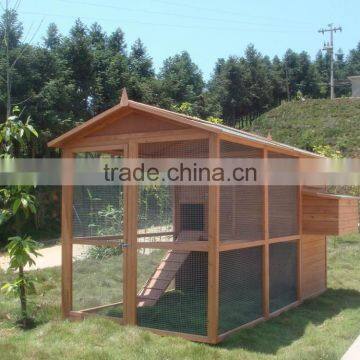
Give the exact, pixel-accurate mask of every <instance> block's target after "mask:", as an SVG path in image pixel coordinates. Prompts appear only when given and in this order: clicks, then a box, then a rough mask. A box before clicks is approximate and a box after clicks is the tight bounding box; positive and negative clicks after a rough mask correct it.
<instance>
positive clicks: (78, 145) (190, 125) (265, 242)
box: [49, 93, 326, 344]
mask: <svg viewBox="0 0 360 360" xmlns="http://www.w3.org/2000/svg"><path fill="white" fill-rule="evenodd" d="M134 113H136V114H137V115H139V114H140V115H141V114H147V115H149V116H150V115H151V116H152V117H158V119H159V122H160V120H164V122H167V124H168V123H171V122H174V123H176V126H168V125H166V126H165V125H163V126H162V130H159V131H153V130H154V126H153V127H152V128H151V127H149V128H147V129H144V131H142V129H140V128H139V126H138V127H137V128H136V129H137V131H134V132H132V133H121V132H118V133H114V134H112V133H111V132H109V131H103V132H100V131H102V130H104V129H105V130H106V127H109V126H112V125H114V126H116V123H115V122H116V121H117V120H118V119H120V118H123V117H124V116H127V115H130V114H134ZM140 120H141V121H140V123H141V124H142V123H143V119H140ZM155 124H157V122H156V121H155ZM126 128H128V127H126ZM139 129H140V130H141V132H139ZM151 129H152V130H151ZM168 129H173V130H168ZM146 130H149V131H147V132H146ZM150 130H151V131H150ZM97 132H99V133H98V135H97V134H96V133H97ZM109 133H111V135H106V134H109ZM200 139H208V144H209V154H208V157H209V159H218V158H220V157H221V154H220V142H221V141H228V142H232V143H237V144H242V145H246V146H250V147H253V148H257V149H261V151H262V153H263V159H264V174H265V182H264V184H263V186H262V189H263V193H262V196H263V209H262V213H263V224H262V227H263V236H262V238H261V239H258V240H252V241H250V240H249V241H244V240H240V239H238V240H236V239H232V241H228V242H221V241H220V216H221V214H220V185H219V184H212V185H210V186H209V188H208V197H207V221H208V224H207V230H208V239H207V241H187V242H174V241H156V242H152V241H145V240H142V239H146V238H149V237H155V236H169V235H177V233H178V230H179V229H178V228H177V227H178V226H179V224H177V221H174V223H175V229H174V231H165V232H154V233H138V229H137V227H138V224H137V215H138V186H137V185H126V186H125V187H124V233H123V234H119V235H114V236H100V237H99V236H95V237H73V234H72V211H73V210H72V201H73V188H72V185H66V186H63V192H62V212H61V217H62V225H61V231H62V312H63V316H64V317H69V318H71V319H74V320H79V319H82V318H85V317H89V316H94V313H95V312H96V311H97V310H99V309H101V308H106V307H109V306H114V305H117V304H120V303H122V304H123V309H124V313H123V319H118V318H111V317H108V318H109V319H111V320H114V321H116V322H118V323H123V324H131V325H135V324H136V323H137V306H138V295H137V251H138V249H168V250H170V249H172V250H179V251H202V252H207V253H208V288H207V299H208V303H207V335H206V336H200V335H194V334H184V333H178V332H173V331H165V330H158V329H153V328H151V329H148V328H146V329H148V330H150V331H152V332H154V333H156V334H159V335H172V336H181V337H183V338H185V339H189V340H192V341H199V342H206V343H211V344H215V343H218V342H220V341H222V340H224V339H225V338H226V337H228V336H230V335H231V334H233V333H234V332H236V331H239V330H241V329H243V328H247V327H251V326H254V325H256V324H258V323H259V322H262V321H265V320H268V319H270V318H273V317H275V316H278V315H279V314H281V313H282V312H284V311H286V310H288V309H291V308H293V307H295V306H298V305H299V304H301V302H302V300H303V299H304V296H303V288H302V281H303V279H302V276H303V271H304V270H303V261H304V259H303V227H302V223H303V221H302V220H303V218H302V214H303V201H302V200H303V199H302V195H303V194H304V193H306V192H305V190H304V189H303V187H302V186H301V185H300V186H299V187H298V195H299V196H298V222H299V229H298V234H294V235H291V236H282V237H276V238H271V237H270V233H269V185H268V181H267V180H268V179H267V175H266V174H267V167H268V155H269V152H270V151H271V152H275V153H278V154H279V153H280V154H284V155H291V156H294V157H297V158H299V157H300V156H302V157H319V156H317V155H315V154H311V153H309V152H306V151H303V150H300V149H296V148H293V147H290V146H287V145H283V144H280V143H276V142H274V141H272V140H269V139H265V138H262V137H259V136H257V135H251V134H247V133H245V132H242V131H238V132H236V131H233V132H232V131H230V130H229V129H228V128H226V127H224V126H221V125H215V124H209V123H207V122H205V121H202V120H200V119H194V118H191V117H188V116H185V115H182V114H176V113H174V112H171V111H167V110H162V109H159V108H156V107H152V106H149V105H145V104H140V103H137V102H134V101H130V100H128V99H127V96H126V93H123V95H122V98H121V102H120V104H119V105H116V106H115V107H114V108H112V109H110V110H107V111H105V112H104V113H102V114H100V115H98V116H96V117H95V118H93V119H91V120H89V122H87V123H85V124H83V125H81V126H80V127H78V128H75V129H73V130H71V131H69V132H68V133H66V134H64V135H62V136H60V137H59V138H58V139H55V140H53V141H51V142H50V143H49V146H52V147H60V148H62V149H63V153H62V156H63V158H71V159H73V158H74V155H75V154H76V153H79V152H107V153H112V152H114V151H115V152H116V151H122V152H123V154H124V157H125V158H132V159H137V158H138V151H139V150H138V148H139V144H146V143H158V142H172V141H173V142H176V141H179V140H181V141H183V140H200ZM72 164H73V161H72V162H68V163H67V166H69V168H67V169H64V170H65V171H64V173H65V174H67V176H72V174H73V169H72V166H73V165H72ZM67 183H69V182H67ZM70 184H71V182H70ZM173 196H174V198H175V202H177V201H178V200H176V194H173ZM179 201H180V200H179ZM232 211H233V212H234V211H236V208H235V205H233V208H232ZM233 221H234V220H233ZM205 240H206V239H205ZM290 241H296V242H297V300H296V301H295V302H294V303H292V304H289V305H287V306H285V307H284V308H282V309H279V310H277V311H274V312H272V313H271V312H270V306H269V296H270V293H269V292H270V289H269V288H270V274H269V261H270V259H269V250H270V245H271V244H275V243H280V242H290ZM121 243H126V244H127V247H124V253H123V256H124V268H123V270H124V274H123V276H124V282H123V283H124V292H123V293H124V297H123V301H122V302H119V303H113V304H106V305H101V306H97V307H92V308H88V309H83V310H81V311H73V310H72V246H73V244H86V245H96V246H112V247H116V246H119V245H120V244H121ZM252 247H261V249H262V312H263V314H262V317H260V318H258V319H255V320H253V321H251V322H249V323H247V324H244V325H241V326H239V327H237V328H235V329H232V330H229V331H227V332H225V333H222V334H219V331H218V325H219V306H220V304H219V287H220V284H219V281H220V279H219V276H220V252H224V251H231V250H237V249H246V248H252ZM305 255H306V253H305ZM325 264H326V256H325ZM325 266H326V265H325ZM325 271H326V269H325ZM304 277H305V275H304ZM322 291H323V290H322ZM319 293H320V292H319Z"/></svg>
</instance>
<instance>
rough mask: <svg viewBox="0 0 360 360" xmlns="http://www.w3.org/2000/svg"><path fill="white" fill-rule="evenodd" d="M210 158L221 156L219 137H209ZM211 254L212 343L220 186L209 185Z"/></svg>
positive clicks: (215, 327) (212, 339)
mask: <svg viewBox="0 0 360 360" xmlns="http://www.w3.org/2000/svg"><path fill="white" fill-rule="evenodd" d="M209 158H210V159H216V158H220V141H219V137H218V136H216V135H212V136H211V137H210V138H209ZM208 215H209V221H208V222H209V230H208V237H209V256H208V338H209V340H210V342H211V343H214V344H215V343H217V341H218V336H217V335H218V334H217V333H218V322H219V243H220V227H219V216H220V187H219V185H210V186H209V201H208Z"/></svg>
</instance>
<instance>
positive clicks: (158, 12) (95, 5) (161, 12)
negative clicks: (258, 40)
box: [55, 0, 310, 30]
mask: <svg viewBox="0 0 360 360" xmlns="http://www.w3.org/2000/svg"><path fill="white" fill-rule="evenodd" d="M55 1H58V2H63V3H69V4H79V5H88V6H93V7H96V8H101V9H103V8H109V9H115V10H121V11H129V12H135V13H139V12H141V13H145V14H153V15H165V16H174V17H177V18H184V19H193V20H205V21H215V22H224V23H234V24H240V25H255V26H257V27H258V26H263V27H269V26H270V27H271V26H272V24H269V23H259V22H249V21H239V20H232V19H220V18H218V17H216V18H211V17H204V16H195V15H186V14H179V13H172V12H164V11H157V10H147V9H135V8H129V7H123V6H116V5H109V4H104V3H102V4H99V3H93V2H88V1H73V0H55ZM306 29H308V30H310V29H309V28H306ZM306 29H305V28H299V29H298V30H306Z"/></svg>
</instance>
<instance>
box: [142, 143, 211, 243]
mask: <svg viewBox="0 0 360 360" xmlns="http://www.w3.org/2000/svg"><path fill="white" fill-rule="evenodd" d="M208 152H209V151H208V141H207V140H192V141H171V142H161V143H146V144H139V158H144V159H162V158H171V159H187V158H206V157H207V156H208ZM207 199H208V187H207V186H198V185H191V186H190V185H189V186H187V185H185V186H180V185H163V184H161V185H141V186H139V212H138V234H139V237H138V239H139V241H155V242H160V241H177V242H184V241H199V240H206V239H207V228H208V209H207ZM168 232H171V233H172V234H171V235H169V234H167V235H162V234H164V233H168ZM152 233H155V234H157V236H153V237H149V234H152ZM142 234H144V235H145V236H141V235H142Z"/></svg>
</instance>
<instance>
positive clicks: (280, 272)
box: [269, 241, 297, 312]
mask: <svg viewBox="0 0 360 360" xmlns="http://www.w3.org/2000/svg"><path fill="white" fill-rule="evenodd" d="M269 251H270V255H269V256H270V259H269V266H270V269H269V277H270V299H269V300H270V312H274V311H276V310H279V309H281V308H283V307H284V306H286V305H289V304H291V303H293V302H295V301H296V300H297V241H291V242H282V243H276V244H271V245H270V249H269Z"/></svg>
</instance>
